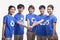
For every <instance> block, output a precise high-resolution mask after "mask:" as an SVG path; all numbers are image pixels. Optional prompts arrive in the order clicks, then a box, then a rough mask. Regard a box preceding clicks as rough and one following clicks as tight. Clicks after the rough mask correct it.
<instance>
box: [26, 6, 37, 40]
mask: <svg viewBox="0 0 60 40" xmlns="http://www.w3.org/2000/svg"><path fill="white" fill-rule="evenodd" d="M28 11H29V13H28V14H27V15H26V21H27V27H28V28H29V27H31V26H32V24H33V23H34V22H35V21H36V15H35V14H34V11H35V8H34V6H33V5H30V6H29V7H28ZM35 32H36V27H33V28H32V29H31V30H29V29H27V40H35Z"/></svg>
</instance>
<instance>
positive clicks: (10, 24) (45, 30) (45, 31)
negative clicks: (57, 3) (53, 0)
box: [2, 4, 58, 40]
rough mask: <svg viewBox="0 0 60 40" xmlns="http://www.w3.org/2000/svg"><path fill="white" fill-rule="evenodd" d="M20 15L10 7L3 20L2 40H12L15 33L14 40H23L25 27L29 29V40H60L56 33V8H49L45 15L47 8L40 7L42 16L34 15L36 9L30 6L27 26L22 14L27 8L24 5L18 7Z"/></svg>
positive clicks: (49, 6) (13, 7)
mask: <svg viewBox="0 0 60 40" xmlns="http://www.w3.org/2000/svg"><path fill="white" fill-rule="evenodd" d="M17 9H18V13H17V14H15V16H14V17H13V16H12V15H13V14H14V13H15V10H16V8H15V6H13V5H10V6H9V8H8V14H7V15H6V16H4V18H3V29H2V40H12V34H13V33H14V40H23V34H24V27H25V28H27V40H35V35H36V36H37V40H58V36H57V33H56V23H57V18H56V16H54V15H53V10H54V6H53V5H48V6H47V13H48V14H49V15H46V14H45V9H46V7H45V6H44V5H40V6H39V11H40V14H39V15H36V14H34V11H35V7H34V6H33V5H30V6H29V7H28V12H29V13H28V14H27V15H26V21H27V25H25V24H24V15H23V14H22V12H23V10H24V9H25V6H24V5H23V4H19V5H17Z"/></svg>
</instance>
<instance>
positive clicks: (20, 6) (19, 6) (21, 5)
mask: <svg viewBox="0 0 60 40" xmlns="http://www.w3.org/2000/svg"><path fill="white" fill-rule="evenodd" d="M22 7H23V9H24V8H25V6H24V5H23V4H19V5H17V9H19V8H22Z"/></svg>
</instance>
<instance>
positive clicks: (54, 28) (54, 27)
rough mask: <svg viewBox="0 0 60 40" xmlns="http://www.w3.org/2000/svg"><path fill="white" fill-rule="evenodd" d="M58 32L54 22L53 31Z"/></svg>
mask: <svg viewBox="0 0 60 40" xmlns="http://www.w3.org/2000/svg"><path fill="white" fill-rule="evenodd" d="M55 32H56V23H53V33H55Z"/></svg>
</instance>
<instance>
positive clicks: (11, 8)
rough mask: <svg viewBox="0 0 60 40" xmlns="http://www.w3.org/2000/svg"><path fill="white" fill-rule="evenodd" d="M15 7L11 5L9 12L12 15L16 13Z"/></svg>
mask: <svg viewBox="0 0 60 40" xmlns="http://www.w3.org/2000/svg"><path fill="white" fill-rule="evenodd" d="M15 10H16V9H15V7H14V6H9V9H8V12H9V14H10V15H13V14H14V13H15Z"/></svg>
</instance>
